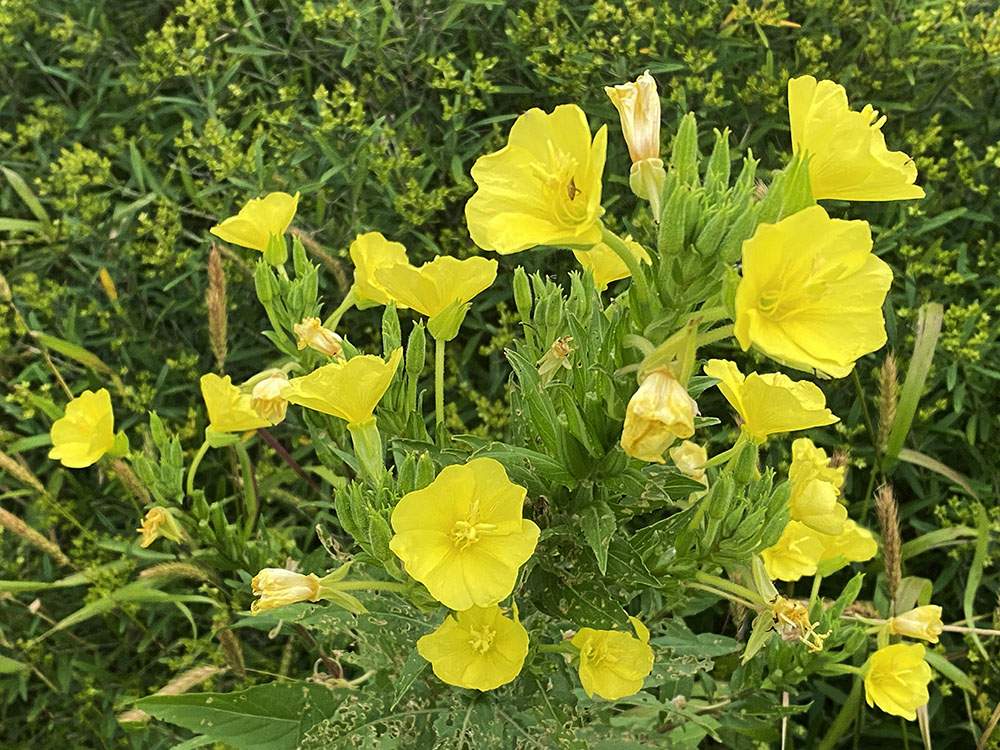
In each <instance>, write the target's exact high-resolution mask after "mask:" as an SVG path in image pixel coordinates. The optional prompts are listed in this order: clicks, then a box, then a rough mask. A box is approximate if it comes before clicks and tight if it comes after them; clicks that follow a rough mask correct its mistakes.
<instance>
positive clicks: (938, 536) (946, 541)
mask: <svg viewBox="0 0 1000 750" xmlns="http://www.w3.org/2000/svg"><path fill="white" fill-rule="evenodd" d="M978 536H979V534H978V532H977V531H976V530H975V529H970V528H969V527H968V526H950V527H948V528H947V529H935V530H934V531H928V532H927V533H926V534H923V535H921V536H918V537H917V538H916V539H911V540H910V541H908V542H904V543H903V546H902V547H901V548H900V554H901V555H902V558H903V560H907V559H909V558H911V557H916V556H917V555H920V554H923V553H924V552H930V551H931V550H932V549H937V548H939V547H950V546H952V545H956V544H971V543H972V541H974V540H975V539H976V537H978Z"/></svg>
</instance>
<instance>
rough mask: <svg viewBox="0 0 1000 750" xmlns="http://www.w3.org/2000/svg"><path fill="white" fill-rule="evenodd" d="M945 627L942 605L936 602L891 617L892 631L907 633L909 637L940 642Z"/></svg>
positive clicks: (890, 627) (890, 626)
mask: <svg viewBox="0 0 1000 750" xmlns="http://www.w3.org/2000/svg"><path fill="white" fill-rule="evenodd" d="M943 629H944V623H942V622H941V607H939V606H938V605H936V604H925V605H924V606H922V607H916V608H915V609H911V610H910V611H909V612H904V613H903V614H901V615H896V616H895V617H890V618H889V632H890V633H893V634H894V635H905V636H906V637H907V638H923V639H924V640H925V641H930V642H931V643H937V642H938V636H939V635H941V631H942V630H943Z"/></svg>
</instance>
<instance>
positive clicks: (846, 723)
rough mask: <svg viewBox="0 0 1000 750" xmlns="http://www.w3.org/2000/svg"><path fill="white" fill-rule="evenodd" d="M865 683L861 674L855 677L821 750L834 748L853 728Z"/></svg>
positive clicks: (822, 743) (820, 744)
mask: <svg viewBox="0 0 1000 750" xmlns="http://www.w3.org/2000/svg"><path fill="white" fill-rule="evenodd" d="M863 684H864V681H863V680H862V678H861V676H860V675H859V676H858V677H856V678H855V679H854V686H853V687H852V688H851V692H850V693H849V694H848V696H847V700H845V701H844V705H843V706H841V707H840V713H838V714H837V716H836V718H835V719H834V720H833V723H832V724H831V725H830V728H829V729H828V730H827V732H826V736H825V737H823V739H822V741H821V742H820V743H819V750H833V748H834V746H835V745H836V744H837V740H839V739H840V738H841V737H843V736H844V735H845V734H847V730H849V729H850V728H851V724H852V723H853V722H854V720H855V718H856V717H857V714H858V709H859V708H860V707H861V688H862V686H863Z"/></svg>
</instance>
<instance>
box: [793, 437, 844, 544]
mask: <svg viewBox="0 0 1000 750" xmlns="http://www.w3.org/2000/svg"><path fill="white" fill-rule="evenodd" d="M788 478H789V479H790V480H791V481H792V493H791V495H790V497H789V500H788V512H789V515H790V516H791V517H792V519H793V520H795V521H801V522H802V523H804V524H805V525H806V526H808V527H810V528H811V529H813V530H815V531H818V532H820V533H822V534H840V533H841V532H842V531H843V530H844V521H846V520H847V508H845V507H844V506H843V505H841V504H840V503H838V502H837V497H838V496H839V495H840V485H841V483H842V482H843V480H844V470H843V468H832V467H831V466H830V459H829V458H828V457H827V455H826V452H825V451H824V450H823V449H822V448H817V447H816V446H815V445H814V444H813V442H812V440H810V439H809V438H798V439H797V440H796V441H795V442H794V443H792V465H791V467H790V468H789V470H788Z"/></svg>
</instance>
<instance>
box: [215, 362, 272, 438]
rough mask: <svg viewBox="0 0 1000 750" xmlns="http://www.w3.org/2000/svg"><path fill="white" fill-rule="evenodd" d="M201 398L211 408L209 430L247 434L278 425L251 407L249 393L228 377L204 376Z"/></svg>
mask: <svg viewBox="0 0 1000 750" xmlns="http://www.w3.org/2000/svg"><path fill="white" fill-rule="evenodd" d="M201 395H202V397H203V398H204V399H205V407H206V408H207V409H208V423H209V424H208V427H209V429H210V430H213V431H215V432H246V431H248V430H256V429H257V428H258V427H270V426H271V425H272V424H277V423H276V422H270V421H268V420H267V419H264V418H263V417H262V416H260V415H259V414H258V413H257V411H256V410H255V409H254V408H253V405H252V404H251V396H250V394H249V393H244V392H243V391H241V390H240V389H239V388H238V387H236V386H235V385H233V381H232V378H230V377H229V376H228V375H226V376H225V377H224V378H221V377H219V376H218V375H216V374H215V373H211V372H210V373H208V374H207V375H202V376H201ZM278 421H281V420H278Z"/></svg>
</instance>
